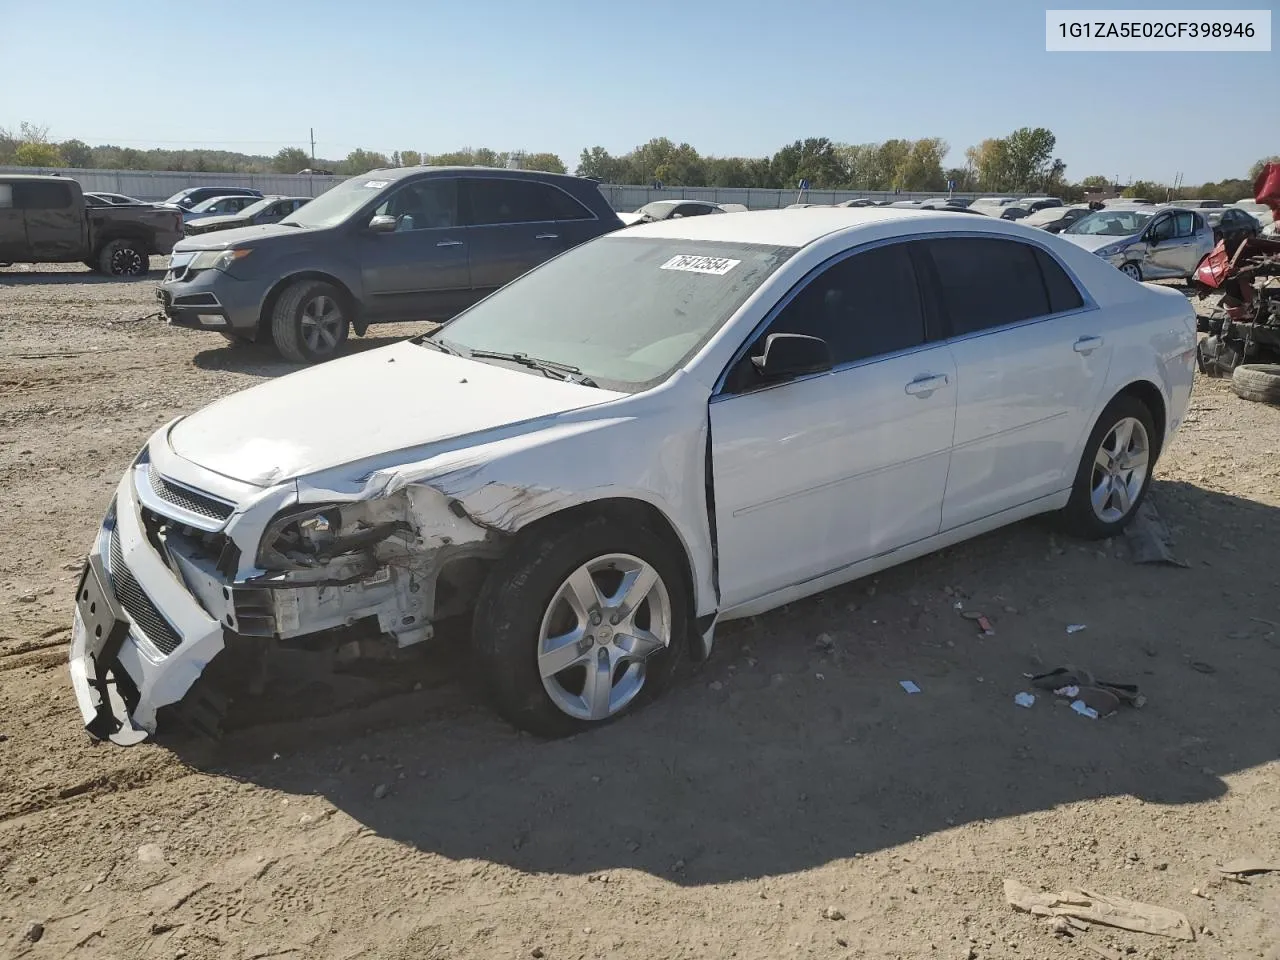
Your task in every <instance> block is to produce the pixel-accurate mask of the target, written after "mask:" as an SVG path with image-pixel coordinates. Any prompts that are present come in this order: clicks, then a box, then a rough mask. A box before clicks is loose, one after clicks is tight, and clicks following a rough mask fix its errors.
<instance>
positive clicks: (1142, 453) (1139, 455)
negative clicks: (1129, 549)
mask: <svg viewBox="0 0 1280 960" xmlns="http://www.w3.org/2000/svg"><path fill="white" fill-rule="evenodd" d="M1157 436H1158V435H1157V433H1156V428H1155V422H1154V420H1153V419H1152V417H1151V411H1150V410H1148V409H1147V405H1146V404H1145V403H1143V402H1142V401H1141V400H1139V399H1138V398H1137V397H1133V396H1129V395H1128V394H1122V395H1120V396H1118V397H1116V398H1115V399H1114V400H1112V401H1111V403H1109V404H1108V405H1107V408H1106V409H1105V410H1103V411H1102V416H1100V417H1099V418H1098V422H1097V423H1096V424H1095V425H1094V428H1093V431H1092V432H1091V433H1090V434H1089V440H1088V442H1087V443H1086V444H1085V447H1084V453H1083V455H1082V456H1081V457H1080V466H1079V467H1078V468H1077V469H1076V477H1075V482H1074V484H1073V485H1072V487H1071V499H1070V500H1069V501H1068V503H1067V506H1066V507H1065V509H1064V510H1063V511H1062V520H1063V525H1064V526H1065V527H1066V529H1067V532H1068V533H1070V534H1072V535H1073V536H1076V537H1079V538H1080V539H1082V540H1102V539H1105V538H1107V537H1114V536H1116V535H1117V534H1119V533H1120V532H1121V531H1122V530H1124V528H1125V527H1126V526H1127V525H1128V524H1129V522H1130V521H1131V520H1132V519H1133V518H1134V516H1135V515H1136V514H1137V512H1138V508H1139V507H1141V506H1142V500H1143V498H1144V497H1145V496H1146V495H1147V488H1148V487H1150V485H1151V471H1152V469H1153V468H1154V466H1155V459H1156V455H1157V453H1158V452H1159V451H1158V449H1157V446H1156V444H1157V443H1158V440H1157Z"/></svg>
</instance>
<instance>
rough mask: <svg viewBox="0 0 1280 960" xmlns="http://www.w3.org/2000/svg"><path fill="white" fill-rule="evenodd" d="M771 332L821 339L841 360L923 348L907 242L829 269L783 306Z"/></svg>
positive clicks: (917, 292) (921, 321)
mask: <svg viewBox="0 0 1280 960" xmlns="http://www.w3.org/2000/svg"><path fill="white" fill-rule="evenodd" d="M770 333H802V334H805V335H807V336H810V337H820V338H822V339H823V340H825V341H827V345H828V346H829V347H830V348H831V356H832V360H833V361H834V362H835V363H837V364H841V363H852V362H854V361H857V360H866V359H868V358H871V357H878V356H882V355H884V354H887V353H896V352H897V351H899V350H908V349H910V348H912V347H918V346H920V345H921V344H922V343H924V315H923V313H922V311H921V308H920V289H919V286H918V284H917V283H916V274H915V269H914V268H913V267H912V264H911V257H910V255H909V254H908V253H907V248H906V245H905V244H894V245H893V246H888V247H878V248H876V249H874V250H868V251H866V252H865V253H858V254H854V255H853V256H851V257H848V258H847V259H845V260H841V261H840V262H839V263H836V264H834V265H833V266H831V267H829V268H827V270H825V271H824V272H823V273H821V274H819V275H818V276H817V277H815V278H814V279H813V280H811V281H810V282H809V284H808V285H807V286H806V287H805V288H804V289H803V290H801V291H800V292H799V293H798V294H797V295H796V296H795V298H794V299H793V300H792V301H791V302H790V303H788V304H787V305H786V306H785V307H783V308H782V311H781V312H780V313H779V314H778V316H777V317H776V318H775V319H774V321H773V323H771V324H770V325H769V329H768V331H766V334H765V337H766V338H767V336H768V334H770ZM761 342H762V343H763V339H762V340H761Z"/></svg>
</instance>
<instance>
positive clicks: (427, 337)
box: [413, 333, 466, 357]
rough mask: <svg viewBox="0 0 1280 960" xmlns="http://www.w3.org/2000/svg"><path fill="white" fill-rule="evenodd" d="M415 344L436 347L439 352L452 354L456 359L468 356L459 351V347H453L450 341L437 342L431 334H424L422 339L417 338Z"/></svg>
mask: <svg viewBox="0 0 1280 960" xmlns="http://www.w3.org/2000/svg"><path fill="white" fill-rule="evenodd" d="M413 342H414V343H421V344H426V345H429V346H432V347H435V348H436V349H437V350H439V351H440V352H441V353H448V354H451V355H452V356H455V357H462V356H466V354H464V353H463V352H462V351H461V350H459V349H458V348H457V347H455V346H452V345H451V344H450V343H449V341H448V340H436V339H434V338H432V336H431V334H429V333H427V334H423V335H422V336H421V337H418V338H417V339H416V340H414V341H413Z"/></svg>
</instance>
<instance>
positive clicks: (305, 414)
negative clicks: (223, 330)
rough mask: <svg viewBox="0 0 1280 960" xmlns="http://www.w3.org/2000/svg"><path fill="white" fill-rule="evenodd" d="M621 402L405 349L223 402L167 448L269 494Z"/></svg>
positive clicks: (189, 422)
mask: <svg viewBox="0 0 1280 960" xmlns="http://www.w3.org/2000/svg"><path fill="white" fill-rule="evenodd" d="M621 396H623V394H619V393H614V392H612V391H609V390H600V389H596V388H593V387H584V386H581V385H578V384H574V383H569V382H566V381H563V380H555V379H552V378H549V377H544V376H543V375H542V374H541V373H538V372H536V371H530V372H528V373H526V372H524V371H522V370H513V369H511V368H509V367H505V366H498V365H496V364H491V363H480V362H478V361H474V360H466V359H464V358H462V357H454V356H451V355H449V354H445V353H440V352H439V351H437V350H434V349H433V348H431V347H423V346H418V345H417V344H413V343H410V342H408V341H404V342H401V343H397V344H393V345H391V346H389V347H382V348H379V349H377V350H369V351H367V352H365V353H359V354H356V355H354V356H348V357H344V358H342V359H339V360H332V361H330V362H328V363H323V364H320V365H318V366H315V367H310V368H308V369H305V370H300V371H299V372H297V373H293V374H290V375H288V376H284V377H280V378H279V379H276V380H272V381H269V382H267V383H264V384H261V385H259V386H256V387H251V388H249V389H248V390H243V391H241V392H240V393H234V394H232V395H231V396H229V397H224V398H223V399H221V400H218V401H216V402H214V403H212V404H210V405H209V406H207V407H205V408H204V409H203V410H200V411H199V412H197V413H194V414H192V415H191V416H189V417H187V418H186V419H184V420H181V421H179V422H178V423H177V424H176V425H175V426H174V428H173V429H172V430H171V431H170V432H169V445H170V446H171V447H172V449H173V451H174V453H176V454H177V455H178V456H180V457H182V458H184V459H186V460H189V461H191V462H192V463H195V464H198V465H199V466H202V467H204V468H206V469H208V470H212V471H214V472H216V473H220V474H222V475H223V476H225V477H231V478H232V479H235V480H241V481H244V482H247V483H252V484H256V485H258V486H264V487H265V486H270V485H272V484H275V483H279V482H281V481H284V480H290V479H294V478H296V477H300V476H304V475H307V474H311V473H315V472H317V471H320V470H326V469H330V468H333V467H338V466H341V465H343V464H346V463H353V462H356V461H359V460H363V459H365V458H367V457H371V456H374V455H376V454H380V453H387V452H390V451H394V450H402V449H406V448H409V447H418V446H422V445H424V444H428V443H435V442H438V441H441V440H449V439H453V438H456V437H460V436H465V435H467V434H473V433H479V432H481V431H485V430H490V429H493V428H496V427H503V426H507V425H509V424H512V423H519V422H521V421H524V420H530V419H534V418H537V417H544V416H548V415H551V414H556V413H564V412H566V411H569V410H575V409H578V408H581V407H585V406H591V405H594V404H598V403H604V402H606V401H608V400H615V399H617V398H619V397H621Z"/></svg>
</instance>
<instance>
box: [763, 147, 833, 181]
mask: <svg viewBox="0 0 1280 960" xmlns="http://www.w3.org/2000/svg"><path fill="white" fill-rule="evenodd" d="M770 165H771V166H772V167H773V174H774V178H775V179H776V180H777V181H778V182H779V183H780V184H781V185H782V188H783V189H792V188H796V187H797V186H798V185H799V183H800V181H801V180H808V181H809V186H811V187H813V188H814V189H816V190H829V189H831V188H833V187H837V186H839V185H840V184H841V183H843V182H844V179H845V176H844V164H843V162H842V161H841V157H840V154H839V153H838V152H837V151H836V145H835V144H834V143H832V142H831V141H830V140H829V139H827V138H826V137H808V138H806V139H804V140H797V141H795V142H794V143H789V144H787V145H786V146H785V147H783V148H782V149H781V150H779V151H778V152H777V153H775V154H774V155H773V159H772V161H770Z"/></svg>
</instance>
